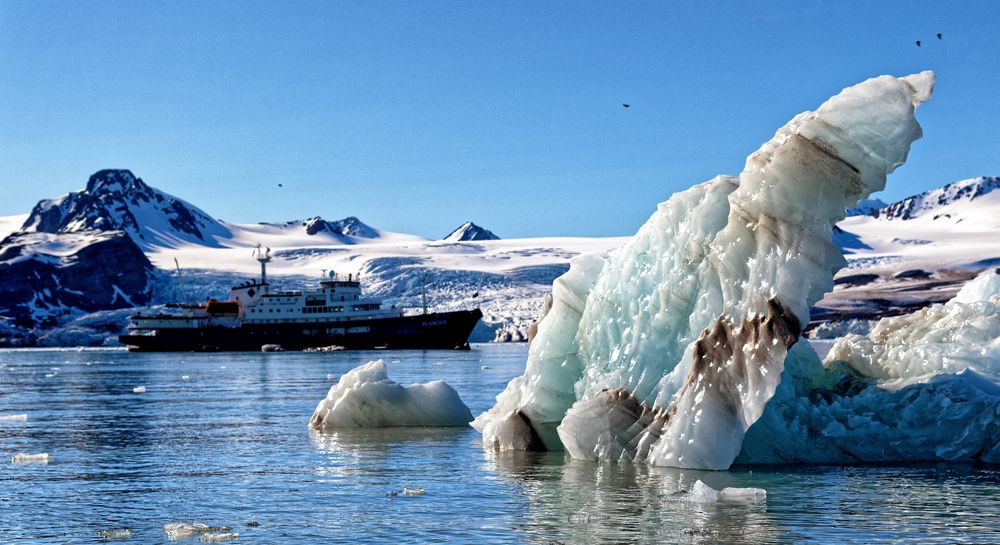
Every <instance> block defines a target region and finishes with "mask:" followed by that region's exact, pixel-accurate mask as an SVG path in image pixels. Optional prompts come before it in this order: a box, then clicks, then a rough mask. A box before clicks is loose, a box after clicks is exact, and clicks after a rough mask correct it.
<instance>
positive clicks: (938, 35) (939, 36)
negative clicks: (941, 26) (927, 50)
mask: <svg viewBox="0 0 1000 545" xmlns="http://www.w3.org/2000/svg"><path fill="white" fill-rule="evenodd" d="M937 37H938V39H939V40H940V39H941V33H940V32H938V33H937Z"/></svg>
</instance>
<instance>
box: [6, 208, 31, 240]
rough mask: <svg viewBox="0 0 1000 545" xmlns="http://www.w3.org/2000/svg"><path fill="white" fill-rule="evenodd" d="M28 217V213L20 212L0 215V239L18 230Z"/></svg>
mask: <svg viewBox="0 0 1000 545" xmlns="http://www.w3.org/2000/svg"><path fill="white" fill-rule="evenodd" d="M27 219H28V214H18V215H16V216H2V217H0V240H3V239H5V238H7V235H9V234H11V233H13V232H15V231H18V230H20V229H21V226H22V225H24V221H25V220H27Z"/></svg>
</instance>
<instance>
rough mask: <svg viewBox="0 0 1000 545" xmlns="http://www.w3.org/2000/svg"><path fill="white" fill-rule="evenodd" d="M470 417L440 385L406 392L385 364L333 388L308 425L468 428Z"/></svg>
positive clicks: (353, 373)
mask: <svg viewBox="0 0 1000 545" xmlns="http://www.w3.org/2000/svg"><path fill="white" fill-rule="evenodd" d="M470 420H472V413H471V412H470V411H469V408H468V407H467V406H466V405H465V403H463V402H462V399H461V398H460V397H459V395H458V392H456V391H455V389H454V388H452V387H451V386H449V385H448V384H447V383H446V382H444V381H442V380H435V381H432V382H428V383H425V384H414V385H412V386H409V387H403V386H401V385H400V384H398V383H396V382H393V381H391V380H389V375H388V370H387V369H386V365H385V362H384V361H382V360H375V361H370V362H368V363H366V364H364V365H361V366H359V367H356V368H354V369H352V370H350V371H348V372H347V373H345V374H344V375H343V376H342V377H340V381H339V382H338V383H337V384H335V385H334V386H332V387H331V388H330V392H329V393H328V394H327V396H326V398H324V399H323V400H322V401H320V402H319V405H318V406H317V407H316V411H315V412H314V413H313V415H312V418H311V419H310V421H309V427H311V428H314V429H317V430H332V429H337V428H387V427H408V426H433V427H438V426H440V427H450V426H468V424H469V421H470Z"/></svg>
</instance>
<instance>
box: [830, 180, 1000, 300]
mask: <svg viewBox="0 0 1000 545" xmlns="http://www.w3.org/2000/svg"><path fill="white" fill-rule="evenodd" d="M837 226H838V227H839V229H840V231H841V232H839V233H836V234H835V235H834V237H835V240H836V241H837V242H838V244H839V245H840V246H841V248H842V249H843V250H844V253H845V254H847V260H848V265H847V267H846V268H845V269H843V270H841V271H840V272H839V273H838V274H837V286H836V288H835V289H834V291H833V292H832V293H830V294H828V295H827V296H826V297H825V298H824V299H823V300H822V301H820V302H819V303H818V304H817V309H816V311H815V312H814V313H813V314H814V318H817V317H818V318H820V319H827V318H832V319H843V318H864V319H874V318H878V317H880V316H884V315H887V314H900V313H904V312H909V311H912V310H915V309H917V308H920V307H923V306H926V305H928V304H931V303H936V302H942V301H945V300H947V299H949V298H950V297H951V296H953V295H954V294H955V292H957V291H958V290H959V289H960V288H961V287H962V285H963V284H964V283H965V282H966V281H968V280H969V279H970V278H972V277H973V276H975V274H976V273H978V272H979V271H981V270H983V269H985V268H987V267H991V266H996V265H998V264H1000V178H996V177H980V178H972V179H969V180H962V181H959V182H954V183H950V184H947V185H945V186H943V187H941V188H939V189H933V190H930V191H927V192H924V193H921V194H919V195H914V196H912V197H907V198H906V199H903V200H901V201H899V202H895V203H892V204H889V205H886V206H884V207H882V208H881V209H879V210H877V211H875V212H874V213H873V214H872V215H859V216H852V217H848V218H846V219H844V220H843V221H841V222H840V223H839V224H838V225H837Z"/></svg>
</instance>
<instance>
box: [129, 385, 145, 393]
mask: <svg viewBox="0 0 1000 545" xmlns="http://www.w3.org/2000/svg"><path fill="white" fill-rule="evenodd" d="M132 393H133V394H144V393H146V387H145V386H136V387H135V388H132Z"/></svg>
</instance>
